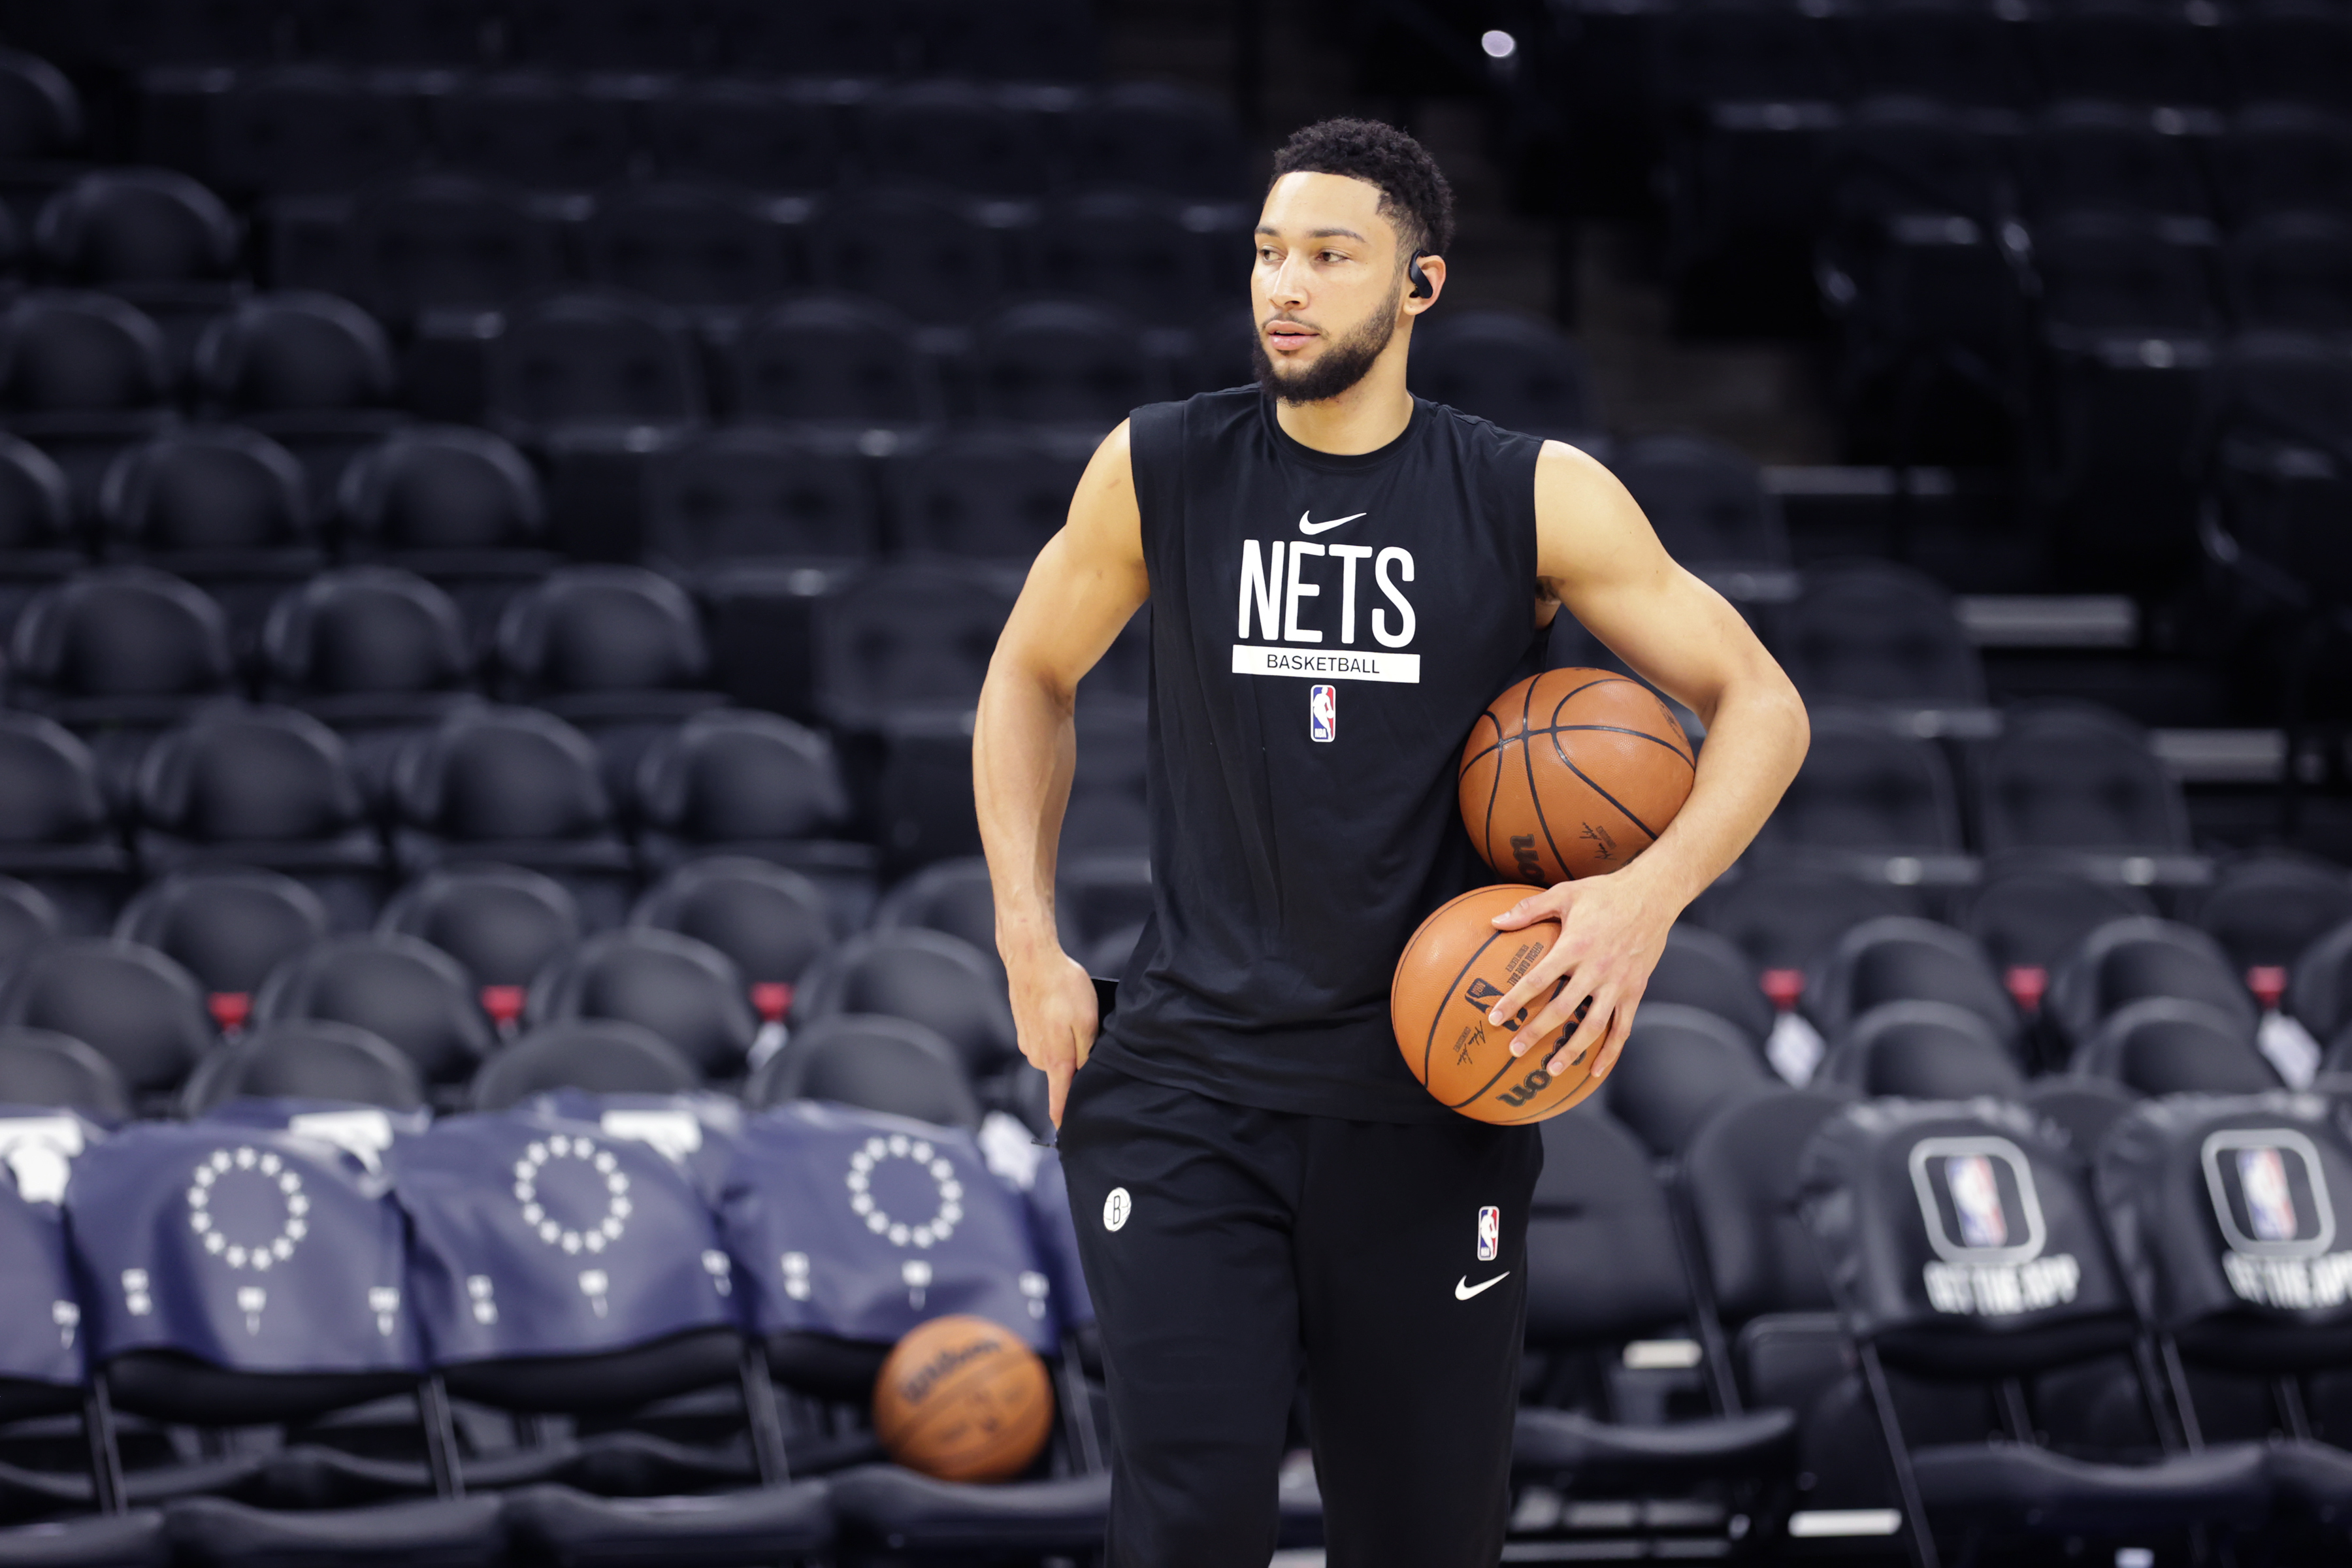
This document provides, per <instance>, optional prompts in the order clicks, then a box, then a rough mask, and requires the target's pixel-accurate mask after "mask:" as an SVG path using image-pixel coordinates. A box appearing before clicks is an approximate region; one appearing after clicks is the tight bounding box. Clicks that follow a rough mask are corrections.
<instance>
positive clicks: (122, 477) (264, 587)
mask: <svg viewBox="0 0 2352 1568" xmlns="http://www.w3.org/2000/svg"><path fill="white" fill-rule="evenodd" d="M98 512H99V521H100V530H101V533H102V535H103V537H104V540H105V542H106V543H107V545H108V547H109V551H110V553H111V554H114V555H118V556H121V557H123V558H126V559H131V560H137V561H142V562H144V563H147V564H149V565H152V566H154V567H157V568H159V569H161V570H163V571H167V572H171V573H173V574H177V575H179V576H182V577H184V578H187V579H189V580H190V581H192V582H194V583H195V584H198V585H199V586H201V587H203V588H205V590H206V591H207V592H209V593H210V594H211V595H213V597H214V598H215V599H216V600H218V601H219V602H220V605H221V607H222V608H223V609H224V610H226V612H227V613H228V616H229V618H230V623H231V625H232V626H235V627H236V629H237V630H238V631H240V632H242V633H244V634H246V635H247V636H250V634H251V632H252V631H253V630H254V629H257V627H258V626H259V625H260V622H261V618H262V616H263V615H264V613H266V611H267V609H268V602H269V600H270V599H272V598H274V597H276V595H278V593H279V592H280V591H281V590H282V589H283V588H284V587H285V586H286V585H287V584H288V583H289V581H290V580H296V579H299V578H303V577H307V576H309V575H310V574H311V573H313V572H316V571H319V570H320V568H322V567H324V566H325V565H326V554H325V552H324V551H323V550H322V549H321V548H320V540H319V528H318V520H317V519H316V518H315V517H314V516H313V515H312V513H311V510H310V492H309V489H308V485H307V481H306V480H305V478H304V476H303V472H302V466H301V464H300V463H299V462H297V461H296V460H295V458H294V455H293V454H292V453H290V452H289V451H288V450H287V449H286V448H285V447H281V446H279V445H278V443H277V442H275V441H273V440H271V439H269V437H267V436H262V435H259V434H257V433H256V432H254V431H251V430H247V429H246V428H244V427H243V426H236V425H200V426H186V427H184V428H182V429H177V430H172V431H167V432H165V433H164V434H163V435H160V436H157V437H154V438H152V440H149V441H146V442H143V443H142V444H141V445H139V446H136V447H130V448H128V449H127V450H125V451H123V452H122V453H121V454H120V455H119V456H117V457H116V458H115V459H114V461H113V462H112V463H111V464H110V465H109V466H108V468H107V470H106V477H105V478H104V479H102V480H101V481H100V486H99V494H98Z"/></svg>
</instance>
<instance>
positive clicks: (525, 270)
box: [278, 174, 563, 325]
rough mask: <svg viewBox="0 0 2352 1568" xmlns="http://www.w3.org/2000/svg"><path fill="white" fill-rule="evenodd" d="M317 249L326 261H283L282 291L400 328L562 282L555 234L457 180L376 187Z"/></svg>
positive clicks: (524, 209)
mask: <svg viewBox="0 0 2352 1568" xmlns="http://www.w3.org/2000/svg"><path fill="white" fill-rule="evenodd" d="M288 243H289V242H288V241H281V246H283V245H285V244H288ZM319 243H320V244H321V245H322V246H324V247H328V248H327V254H325V255H324V256H321V257H320V258H315V259H313V258H308V257H304V258H300V259H299V264H298V262H297V260H296V259H295V258H283V259H281V260H280V262H279V266H278V284H279V286H280V287H283V288H321V289H331V290H332V291H334V292H336V293H339V294H344V295H348V296H350V297H351V298H352V299H355V300H358V301H359V302H360V303H362V305H365V306H366V307H367V308H368V309H369V310H373V312H374V313H375V314H376V316H377V317H378V318H380V319H382V320H383V321H389V322H394V323H399V324H402V325H405V324H408V323H412V322H414V321H416V320H417V318H418V317H419V316H421V315H422V314H424V313H425V311H428V310H497V309H499V308H500V307H502V306H505V305H508V304H510V303H512V302H513V301H514V300H519V299H520V298H522V297H523V296H524V295H526V294H529V293H530V292H531V291H532V290H534V289H541V288H545V287H548V286H551V285H552V284H553V283H555V282H556V281H557V280H558V279H561V278H562V276H563V260H562V246H561V241H560V238H559V237H558V235H557V233H556V231H555V227H554V226H553V225H552V224H551V223H550V222H549V221H547V220H546V219H545V218H544V217H542V216H540V215H539V214H537V213H535V212H533V211H532V210H530V208H529V207H528V206H527V205H525V204H524V202H523V200H522V198H521V197H520V196H519V195H516V194H514V193H513V192H510V191H508V190H505V189H503V188H501V187H499V186H497V185H494V184H486V183H484V182H482V181H478V180H474V179H471V178H468V177H467V176H465V175H462V174H426V175H418V176H416V177H414V178H410V179H404V180H401V181H397V182H395V183H394V184H386V185H382V186H377V187H373V188H372V189H370V190H369V191H367V192H365V193H363V194H362V195H361V196H359V197H358V198H357V199H356V200H355V202H354V204H353V205H352V211H351V212H350V213H349V214H348V215H343V214H338V216H337V220H336V222H335V223H334V225H333V228H332V233H331V237H324V238H322V239H321V240H320V241H319Z"/></svg>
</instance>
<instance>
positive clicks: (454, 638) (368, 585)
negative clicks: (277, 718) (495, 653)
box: [261, 566, 474, 793]
mask: <svg viewBox="0 0 2352 1568" xmlns="http://www.w3.org/2000/svg"><path fill="white" fill-rule="evenodd" d="M261 658H262V670H263V679H262V695H263V696H264V697H265V698H267V699H268V700H271V701H273V702H283V703H286V704H288V705H289V706H292V707H296V708H299V709H300V710H302V711H303V712H305V713H308V714H310V715H311V716H312V717H313V718H315V719H318V720H319V721H321V722H323V723H325V724H327V725H328V726H329V727H330V728H331V729H333V730H334V731H336V732H338V733H339V734H341V735H342V736H343V738H344V739H345V740H346V741H347V742H350V744H351V747H352V765H353V766H354V767H355V768H356V769H357V770H358V771H359V773H360V774H361V776H362V779H363V780H364V781H365V782H366V783H367V784H368V786H369V788H370V789H371V790H372V791H373V792H375V793H381V792H382V790H383V787H384V784H385V783H386V782H387V776H388V774H389V773H390V771H391V765H392V753H393V752H394V749H395V748H396V747H397V746H398V745H399V744H400V743H401V742H403V741H404V739H405V738H406V737H407V736H409V735H412V734H414V733H415V731H418V730H420V729H424V728H428V727H430V726H431V725H433V724H435V723H436V722H438V721H439V720H440V719H441V718H442V716H443V715H445V714H446V713H447V712H448V711H449V710H451V709H453V708H456V707H457V706H459V705H460V704H462V703H465V702H468V701H471V700H473V694H472V692H471V690H470V689H469V688H470V685H471V680H470V677H471V675H472V671H473V661H474V656H473V649H472V647H470V646H469V645H468V643H467V636H466V625H465V620H464V617H463V616H461V615H460V614H459V612H458V609H457V604H456V603H455V602H454V601H453V600H452V599H451V598H450V597H449V595H446V594H445V593H443V592H442V591H441V590H440V589H439V588H436V587H435V586H434V585H433V584H431V583H428V582H426V581H425V579H424V578H422V577H419V576H417V575H416V574H415V573H412V572H404V571H402V570H401V569H400V568H398V567H396V566H344V567H339V568H336V569H334V570H332V571H327V572H321V573H320V574H318V575H316V576H314V577H312V578H311V579H310V581H309V582H307V583H303V584H299V586H297V587H294V588H290V589H289V590H287V592H286V593H285V594H284V595H280V596H279V598H278V602H277V604H275V605H271V606H270V611H269V618H268V621H267V622H265V623H264V624H263V626H262V631H261Z"/></svg>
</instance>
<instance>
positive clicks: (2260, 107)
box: [2216, 103, 2352, 222]
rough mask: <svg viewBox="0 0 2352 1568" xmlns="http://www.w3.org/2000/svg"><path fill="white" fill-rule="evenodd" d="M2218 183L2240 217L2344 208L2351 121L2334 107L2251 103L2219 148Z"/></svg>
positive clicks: (2351, 163) (2351, 170) (2350, 173)
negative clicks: (2329, 108)
mask: <svg viewBox="0 0 2352 1568" xmlns="http://www.w3.org/2000/svg"><path fill="white" fill-rule="evenodd" d="M2216 151H2217V153H2218V154H2219V156H2218V158H2217V160H2216V162H2217V163H2218V165H2219V170H2220V179H2219V182H2218V183H2219V184H2220V186H2221V191H2222V193H2223V195H2224V196H2225V198H2226V199H2227V201H2228V202H2229V204H2230V206H2231V209H2232V216H2235V217H2236V218H2237V219H2238V220H2239V221H2241V222H2243V221H2245V220H2246V219H2249V218H2252V217H2255V216H2260V215H2262V214H2264V213H2276V212H2306V211H2321V212H2325V211H2329V210H2334V211H2337V212H2341V211H2343V210H2344V209H2345V207H2346V206H2347V197H2346V195H2345V191H2346V182H2347V179H2352V123H2347V121H2346V120H2345V118H2344V116H2343V115H2342V114H2341V113H2340V112H2338V111H2335V110H2327V109H2323V108H2319V107H2316V106H2310V105H2305V104H2297V103H2250V104H2248V105H2247V106H2246V107H2245V108H2244V109H2242V110H2240V111H2239V112H2238V113H2237V114H2236V115H2235V116H2233V117H2232V118H2231V121H2230V125H2229V129H2228V130H2227V131H2226V132H2224V133H2223V134H2222V136H2221V144H2220V146H2219V147H2218V149H2217V150H2216Z"/></svg>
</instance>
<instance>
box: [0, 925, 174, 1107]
mask: <svg viewBox="0 0 2352 1568" xmlns="http://www.w3.org/2000/svg"><path fill="white" fill-rule="evenodd" d="M0 1026H25V1027H29V1028H35V1029H53V1030H55V1031H56V1032H57V1033H58V1034H61V1035H67V1036H70V1037H73V1038H74V1039H77V1040H79V1041H81V1042H82V1043H83V1044H84V1045H87V1046H89V1047H90V1048H91V1049H93V1050H95V1051H97V1052H98V1053H99V1055H100V1056H102V1057H104V1058H106V1059H107V1060H108V1061H109V1062H110V1063H112V1064H113V1066H114V1069H115V1070H116V1071H117V1072H119V1073H121V1075H122V1081H123V1083H124V1085H125V1086H126V1087H127V1088H129V1089H130V1090H131V1093H132V1094H134V1095H139V1096H152V1095H155V1094H157V1093H160V1092H162V1091H164V1090H167V1089H173V1087H175V1086H176V1085H178V1083H179V1082H180V1080H181V1079H184V1077H186V1076H187V1073H188V1070H189V1069H190V1068H193V1067H194V1066H195V1064H196V1058H199V1057H201V1056H202V1055H203V1054H204V1052H205V1048H206V1047H209V1046H210V1045H211V1044H212V1042H213V1026H212V1020H211V1018H210V1017H209V1016H206V1014H205V994H204V988H203V987H202V986H200V985H198V984H196V981H195V979H194V976H192V975H191V974H189V973H188V972H187V971H186V970H184V969H183V968H181V967H180V966H179V965H178V964H176V963H173V962H172V961H171V960H170V959H168V958H166V957H164V956H163V954H162V953H160V952H155V951H154V950H152V948H144V947H138V946H134V945H133V944H131V943H130V942H111V941H98V940H86V941H79V942H56V943H52V944H51V945H49V946H47V947H45V948H43V949H41V950H40V951H39V952H36V953H33V954H32V955H31V956H29V957H28V958H26V960H25V962H24V963H20V964H18V965H17V966H16V969H14V970H13V971H11V972H10V973H9V974H8V976H7V978H6V979H5V981H0Z"/></svg>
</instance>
